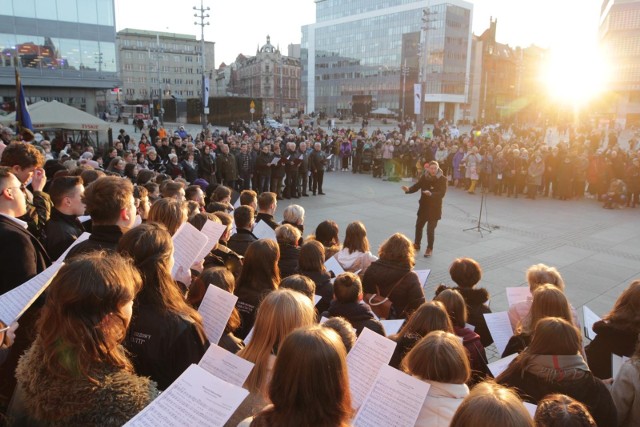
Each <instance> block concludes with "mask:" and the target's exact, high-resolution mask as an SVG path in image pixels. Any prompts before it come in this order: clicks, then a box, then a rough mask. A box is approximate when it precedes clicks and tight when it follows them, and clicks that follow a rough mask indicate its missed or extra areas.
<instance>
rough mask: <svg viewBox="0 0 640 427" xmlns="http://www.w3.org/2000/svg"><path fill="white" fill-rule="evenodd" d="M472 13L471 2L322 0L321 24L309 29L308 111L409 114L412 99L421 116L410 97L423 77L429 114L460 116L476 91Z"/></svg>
mask: <svg viewBox="0 0 640 427" xmlns="http://www.w3.org/2000/svg"><path fill="white" fill-rule="evenodd" d="M427 9H428V14H425V13H424V12H425V11H426V10H427ZM472 15H473V5H472V4H471V3H468V2H466V1H463V0H422V1H415V0H414V1H411V0H366V1H365V0H357V1H349V2H344V1H341V0H317V1H316V22H315V23H313V24H310V25H305V26H303V27H302V43H301V61H302V94H303V98H304V99H305V103H306V112H307V113H310V112H316V113H325V114H329V115H334V114H337V115H351V114H352V113H354V112H355V113H357V114H366V113H367V112H368V111H370V110H372V109H377V108H387V109H389V110H392V111H395V112H397V113H401V112H402V110H403V108H402V100H403V99H404V100H405V104H404V106H405V108H404V109H405V110H406V109H407V105H410V106H411V110H412V111H411V112H410V113H411V114H413V104H412V103H407V102H406V100H407V99H411V100H413V87H414V83H416V82H417V81H421V82H422V83H423V97H422V100H421V101H422V107H423V108H422V110H423V112H424V117H425V118H426V119H427V120H434V119H442V118H447V119H449V120H459V119H460V118H461V117H462V116H461V109H460V106H461V105H462V104H464V103H466V102H467V96H468V90H469V71H470V64H471V61H470V59H471V23H472V18H473V16H472ZM423 17H424V21H423ZM423 27H424V30H423ZM403 68H404V70H405V76H403ZM407 113H409V112H408V111H407Z"/></svg>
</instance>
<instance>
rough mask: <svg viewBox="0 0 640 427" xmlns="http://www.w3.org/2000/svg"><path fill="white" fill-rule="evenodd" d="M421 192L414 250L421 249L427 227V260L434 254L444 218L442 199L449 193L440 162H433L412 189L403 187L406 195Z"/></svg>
mask: <svg viewBox="0 0 640 427" xmlns="http://www.w3.org/2000/svg"><path fill="white" fill-rule="evenodd" d="M418 190H420V193H421V194H420V207H419V208H418V219H417V220H416V235H415V240H414V242H413V246H414V248H416V249H417V250H418V249H420V242H421V241H422V230H423V229H424V226H425V224H426V225H427V250H426V252H425V253H424V256H425V257H426V258H428V257H430V256H431V254H432V253H433V242H434V240H435V231H436V226H437V225H438V221H439V220H440V218H442V199H443V198H444V195H445V194H446V193H447V178H446V177H445V176H444V173H443V172H442V169H440V166H439V165H438V162H436V161H435V160H432V161H430V162H429V163H428V165H427V166H426V167H425V173H424V174H423V175H422V176H421V177H420V179H419V180H418V182H416V183H415V184H413V185H412V186H411V187H407V186H402V191H404V192H405V194H411V193H415V192H416V191H418Z"/></svg>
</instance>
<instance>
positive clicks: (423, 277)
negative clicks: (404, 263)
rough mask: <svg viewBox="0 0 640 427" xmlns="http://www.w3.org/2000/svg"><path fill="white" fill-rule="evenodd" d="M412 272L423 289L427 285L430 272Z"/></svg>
mask: <svg viewBox="0 0 640 427" xmlns="http://www.w3.org/2000/svg"><path fill="white" fill-rule="evenodd" d="M413 272H414V273H416V274H417V275H418V279H420V284H421V285H422V287H423V288H424V287H425V286H426V284H427V280H428V279H429V274H431V270H413Z"/></svg>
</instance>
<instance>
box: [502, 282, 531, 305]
mask: <svg viewBox="0 0 640 427" xmlns="http://www.w3.org/2000/svg"><path fill="white" fill-rule="evenodd" d="M506 291H507V303H508V304H509V307H511V306H512V305H516V304H517V303H519V302H524V301H526V300H527V298H530V297H531V291H530V290H529V287H528V286H518V287H516V288H507V289H506Z"/></svg>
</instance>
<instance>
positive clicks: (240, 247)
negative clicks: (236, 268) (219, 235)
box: [227, 228, 258, 256]
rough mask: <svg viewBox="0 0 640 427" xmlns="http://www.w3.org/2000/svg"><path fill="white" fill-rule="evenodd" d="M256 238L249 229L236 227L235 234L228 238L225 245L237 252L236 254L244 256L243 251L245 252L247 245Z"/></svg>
mask: <svg viewBox="0 0 640 427" xmlns="http://www.w3.org/2000/svg"><path fill="white" fill-rule="evenodd" d="M256 240H258V238H257V237H256V236H254V235H253V233H252V232H250V231H249V230H244V229H242V228H238V229H237V230H236V234H234V235H233V236H231V237H230V238H229V242H228V243H227V245H228V246H229V249H231V250H232V251H234V252H235V253H237V254H238V255H242V256H244V254H245V252H247V248H249V245H250V244H252V243H253V242H255V241H256Z"/></svg>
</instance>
